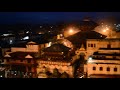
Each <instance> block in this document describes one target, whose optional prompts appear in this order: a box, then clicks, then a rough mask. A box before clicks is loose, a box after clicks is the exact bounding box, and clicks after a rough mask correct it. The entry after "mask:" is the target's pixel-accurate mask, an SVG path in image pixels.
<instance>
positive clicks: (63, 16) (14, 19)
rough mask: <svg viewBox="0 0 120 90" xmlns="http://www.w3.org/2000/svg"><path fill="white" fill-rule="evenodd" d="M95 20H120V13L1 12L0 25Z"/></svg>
mask: <svg viewBox="0 0 120 90" xmlns="http://www.w3.org/2000/svg"><path fill="white" fill-rule="evenodd" d="M86 16H88V17H91V18H92V19H93V20H100V19H105V18H107V17H113V18H116V20H119V19H120V12H0V24H15V23H30V24H39V23H55V22H59V21H73V20H82V18H84V17H86Z"/></svg>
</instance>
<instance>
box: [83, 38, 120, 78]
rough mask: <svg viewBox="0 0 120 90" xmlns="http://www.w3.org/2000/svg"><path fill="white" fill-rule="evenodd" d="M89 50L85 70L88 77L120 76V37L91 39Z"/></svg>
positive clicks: (88, 45) (88, 42) (88, 43)
mask: <svg viewBox="0 0 120 90" xmlns="http://www.w3.org/2000/svg"><path fill="white" fill-rule="evenodd" d="M87 52H89V58H88V60H87V63H86V64H85V66H84V72H85V73H86V74H87V76H88V77H90V78H117V77H119V78H120V39H89V40H88V41H87ZM90 54H91V55H90Z"/></svg>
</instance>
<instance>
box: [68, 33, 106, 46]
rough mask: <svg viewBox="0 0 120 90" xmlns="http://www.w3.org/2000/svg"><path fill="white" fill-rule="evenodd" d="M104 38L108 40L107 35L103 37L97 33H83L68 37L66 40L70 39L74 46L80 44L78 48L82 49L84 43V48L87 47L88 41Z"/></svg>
mask: <svg viewBox="0 0 120 90" xmlns="http://www.w3.org/2000/svg"><path fill="white" fill-rule="evenodd" d="M104 38H106V36H105V35H102V34H100V33H98V32H95V31H81V32H78V33H76V34H74V35H71V36H69V37H66V39H68V40H69V41H70V42H72V44H74V45H77V44H79V46H77V47H78V48H80V47H81V44H82V43H83V44H84V47H86V40H87V39H104Z"/></svg>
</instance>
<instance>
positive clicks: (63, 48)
mask: <svg viewBox="0 0 120 90" xmlns="http://www.w3.org/2000/svg"><path fill="white" fill-rule="evenodd" d="M69 50H70V48H68V47H66V46H64V45H63V44H59V43H56V44H53V45H52V46H50V47H47V48H45V49H44V50H43V51H44V52H68V51H69Z"/></svg>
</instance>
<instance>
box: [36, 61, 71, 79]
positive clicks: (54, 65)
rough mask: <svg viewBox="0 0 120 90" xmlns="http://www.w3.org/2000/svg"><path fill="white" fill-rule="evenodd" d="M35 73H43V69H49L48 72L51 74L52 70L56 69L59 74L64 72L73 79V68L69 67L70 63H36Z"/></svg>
mask: <svg viewBox="0 0 120 90" xmlns="http://www.w3.org/2000/svg"><path fill="white" fill-rule="evenodd" d="M38 64H39V65H38V67H37V73H38V74H39V72H43V71H44V70H43V67H44V66H45V67H46V68H48V69H49V71H50V72H53V69H55V68H57V69H58V70H59V72H60V73H63V72H64V71H65V72H66V73H68V74H69V75H70V77H73V67H72V66H70V63H63V62H51V61H38Z"/></svg>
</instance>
